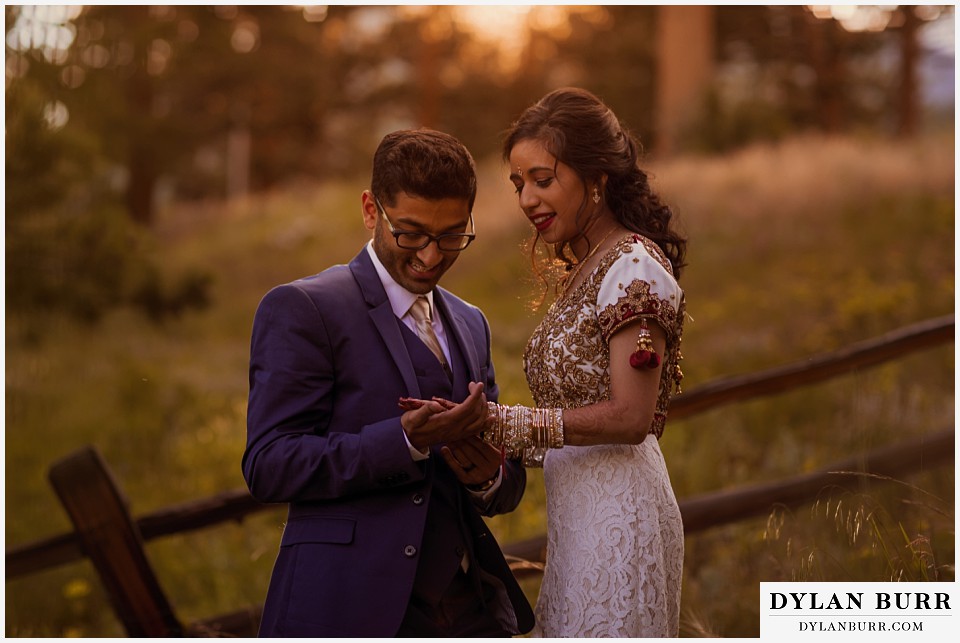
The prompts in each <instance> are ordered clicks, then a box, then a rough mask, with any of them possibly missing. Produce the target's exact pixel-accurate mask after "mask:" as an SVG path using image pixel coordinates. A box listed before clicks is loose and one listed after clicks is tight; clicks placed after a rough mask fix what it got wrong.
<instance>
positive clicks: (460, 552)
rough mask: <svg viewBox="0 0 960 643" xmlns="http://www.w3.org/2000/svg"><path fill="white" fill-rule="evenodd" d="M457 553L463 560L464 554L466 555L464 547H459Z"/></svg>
mask: <svg viewBox="0 0 960 643" xmlns="http://www.w3.org/2000/svg"><path fill="white" fill-rule="evenodd" d="M456 552H457V556H460V557H461V558H463V554H464V553H465V552H464V551H463V547H457V549H456Z"/></svg>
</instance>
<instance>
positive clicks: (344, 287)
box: [242, 249, 533, 637]
mask: <svg viewBox="0 0 960 643" xmlns="http://www.w3.org/2000/svg"><path fill="white" fill-rule="evenodd" d="M434 302H435V303H436V306H437V309H438V310H439V311H440V313H441V314H442V315H443V318H444V321H445V326H444V327H445V328H446V329H447V337H448V338H449V341H450V342H456V344H457V345H458V346H459V349H460V351H461V354H462V355H463V356H464V357H465V359H466V362H467V369H468V371H469V380H473V381H478V382H483V383H484V386H485V391H486V395H487V399H489V400H492V401H495V400H496V399H497V385H496V382H495V380H494V370H493V364H492V362H491V357H490V330H489V326H488V325H487V321H486V319H485V318H484V316H483V314H482V313H481V312H480V310H479V309H478V308H476V307H474V306H472V305H470V304H468V303H466V302H464V301H463V300H461V299H459V298H457V297H456V296H454V295H452V294H451V293H449V292H448V291H445V290H443V289H441V288H436V289H435V290H434ZM399 323H400V322H399V320H398V319H397V317H396V315H395V314H394V313H393V310H392V309H391V307H390V302H389V300H388V299H387V295H386V292H385V291H384V289H383V285H382V283H381V282H380V279H379V277H378V275H377V272H376V269H375V268H374V266H373V263H372V261H371V260H370V257H369V256H368V255H367V252H366V250H365V249H364V250H362V251H361V252H360V253H359V254H358V255H357V256H356V257H355V258H354V259H353V261H351V262H350V264H349V266H343V265H339V266H334V267H332V268H329V269H328V270H325V271H324V272H322V273H320V274H318V275H315V276H313V277H308V278H305V279H300V280H298V281H294V282H292V283H289V284H285V285H282V286H278V287H276V288H274V289H273V290H271V291H270V292H269V293H268V294H267V295H266V296H265V297H264V298H263V300H262V301H261V302H260V306H259V308H258V310H257V313H256V317H255V319H254V324H253V334H252V341H251V357H250V397H249V405H248V412H247V447H246V451H245V452H244V455H243V462H242V466H243V474H244V478H245V479H246V481H247V485H248V486H249V488H250V491H251V493H252V494H253V496H254V497H256V498H257V499H259V500H261V501H263V502H278V503H280V502H283V503H289V514H288V519H287V523H286V526H285V528H284V532H283V537H282V540H281V547H280V553H279V555H278V558H277V562H276V564H275V566H274V571H273V577H272V579H271V583H270V589H269V591H268V593H267V599H266V602H265V605H264V614H263V618H262V621H261V630H260V633H261V635H262V636H378V637H383V636H393V635H394V634H395V633H396V632H397V629H398V627H399V625H400V623H401V621H402V619H403V616H404V613H405V611H406V608H407V604H408V602H409V599H410V595H411V589H412V587H413V581H414V575H415V572H416V569H417V557H416V553H415V552H416V550H417V548H419V547H420V544H421V541H422V538H423V530H424V521H425V518H426V510H425V506H426V503H427V502H429V499H430V495H431V492H432V489H433V485H434V484H435V482H436V478H435V476H434V475H433V469H434V467H436V466H439V463H438V462H437V459H438V458H439V457H440V456H439V455H438V454H436V453H434V454H433V455H432V456H431V458H430V459H429V460H427V461H423V462H416V461H414V460H413V459H412V457H411V455H410V450H409V448H408V446H407V443H406V441H405V439H404V435H403V429H402V428H401V426H400V415H401V411H400V410H399V408H398V406H397V401H398V399H399V398H400V397H403V396H409V397H420V390H419V387H418V383H417V374H416V372H415V370H414V367H413V364H412V362H411V358H410V355H409V354H408V352H407V349H406V345H405V343H404V341H403V338H402V335H401V331H400V326H399ZM469 380H468V379H467V374H465V373H455V374H454V381H453V390H454V397H455V398H456V399H457V400H459V399H463V398H464V397H466V395H467V382H468V381H469ZM525 484H526V473H525V471H524V469H523V467H522V466H520V465H519V464H518V463H516V462H512V461H509V460H508V461H507V468H506V471H505V475H504V476H503V483H502V484H501V487H500V489H499V490H498V491H497V493H496V494H495V496H494V497H493V498H492V499H491V502H490V503H489V505H488V506H487V507H485V508H483V513H484V514H485V515H494V514H497V513H504V512H508V511H512V510H513V509H515V508H516V506H517V505H518V503H519V502H520V498H521V496H522V495H523V490H524V487H525ZM458 486H459V485H458ZM456 493H460V494H466V493H467V492H466V491H465V490H464V489H463V488H462V486H459V488H458V489H457V490H456ZM464 497H466V495H464ZM464 504H466V505H468V507H469V508H468V511H467V513H468V514H470V515H469V516H468V522H469V526H470V529H471V530H472V531H473V538H474V540H473V543H472V549H473V555H474V558H475V560H476V561H478V562H479V563H480V566H481V567H482V568H483V569H484V570H485V571H487V572H489V573H491V574H494V575H495V576H497V577H498V578H500V580H501V581H502V582H503V583H504V585H505V587H506V590H507V594H508V595H509V599H510V603H512V607H513V610H514V612H515V615H516V618H517V621H518V631H519V632H526V631H529V630H530V629H531V628H532V625H533V614H532V612H531V610H530V606H529V604H528V603H527V601H526V599H525V598H524V596H523V593H522V591H521V590H520V588H519V586H518V585H517V583H516V581H515V580H514V578H513V575H512V573H511V572H510V570H509V568H508V567H507V564H506V562H505V561H504V559H503V555H502V553H501V552H500V549H499V547H498V546H497V544H496V542H495V541H494V538H493V536H492V535H491V534H490V531H489V530H488V529H487V526H486V525H485V524H484V521H483V520H482V518H480V512H479V511H478V510H477V509H476V508H475V507H474V505H473V503H472V502H471V501H469V500H467V501H466V502H465V503H464Z"/></svg>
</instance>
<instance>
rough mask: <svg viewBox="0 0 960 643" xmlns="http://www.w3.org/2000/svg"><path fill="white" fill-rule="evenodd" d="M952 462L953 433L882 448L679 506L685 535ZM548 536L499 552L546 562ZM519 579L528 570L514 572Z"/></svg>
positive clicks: (683, 502) (685, 501)
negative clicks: (816, 468)
mask: <svg viewBox="0 0 960 643" xmlns="http://www.w3.org/2000/svg"><path fill="white" fill-rule="evenodd" d="M953 459H954V429H952V428H951V429H947V430H945V431H940V432H938V433H932V434H929V435H924V436H922V437H920V438H918V439H915V440H911V441H907V442H901V443H898V444H894V445H891V446H887V447H883V448H880V449H877V450H875V451H872V452H870V453H867V454H865V455H862V456H855V457H853V458H848V459H846V460H842V461H840V462H836V463H834V464H831V465H829V466H827V467H824V468H823V469H821V470H819V471H816V472H813V473H808V474H803V475H798V476H793V477H790V478H786V479H783V480H778V481H775V482H767V483H761V484H755V485H746V486H742V487H736V488H734V489H727V490H723V491H718V492H714V493H707V494H703V495H697V496H693V497H691V498H684V499H682V500H680V501H679V504H680V513H681V515H682V516H683V531H684V535H687V536H689V535H690V534H693V533H696V532H699V531H704V530H706V529H709V528H711V527H718V526H720V525H726V524H729V523H732V522H738V521H740V520H743V519H745V518H752V517H755V516H759V515H763V514H765V513H767V512H769V511H770V510H771V509H772V508H773V507H775V506H783V507H797V506H800V505H802V504H805V503H807V502H811V501H813V500H815V499H816V498H817V496H818V495H819V494H821V493H823V492H824V491H825V490H829V489H856V488H858V487H859V486H860V485H861V484H863V483H864V481H865V480H867V479H869V480H871V481H873V482H884V481H886V480H887V479H888V478H893V477H895V476H900V475H904V474H908V473H914V472H916V471H920V470H923V469H932V468H936V467H939V466H943V465H944V464H947V463H948V462H951V461H953ZM546 552H547V537H546V536H537V537H534V538H530V539H528V540H524V541H520V542H516V543H511V544H509V545H506V546H505V547H504V548H503V553H504V554H506V555H508V556H511V557H516V558H519V559H522V560H525V561H531V562H543V561H545V560H546ZM518 569H520V573H518V574H517V575H518V576H520V575H522V574H525V573H529V572H530V571H532V570H531V569H528V568H522V569H521V568H518Z"/></svg>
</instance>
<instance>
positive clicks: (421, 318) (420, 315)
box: [410, 297, 450, 377]
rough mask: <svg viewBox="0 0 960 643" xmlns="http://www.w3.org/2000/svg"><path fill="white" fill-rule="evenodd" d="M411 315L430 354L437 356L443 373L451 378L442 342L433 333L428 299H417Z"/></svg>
mask: <svg viewBox="0 0 960 643" xmlns="http://www.w3.org/2000/svg"><path fill="white" fill-rule="evenodd" d="M410 315H411V316H413V319H414V321H416V323H417V335H419V337H420V339H421V340H423V343H424V344H426V345H427V348H429V349H430V352H432V353H433V354H434V355H436V356H437V359H438V360H440V365H441V366H442V367H443V372H444V373H446V374H447V377H450V366H449V365H448V364H447V358H446V356H444V354H443V349H442V348H440V341H439V340H438V339H437V336H436V334H435V333H434V332H433V325H432V324H431V323H430V302H429V301H427V298H426V297H417V300H416V301H414V302H413V305H412V306H410Z"/></svg>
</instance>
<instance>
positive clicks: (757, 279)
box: [4, 5, 955, 636]
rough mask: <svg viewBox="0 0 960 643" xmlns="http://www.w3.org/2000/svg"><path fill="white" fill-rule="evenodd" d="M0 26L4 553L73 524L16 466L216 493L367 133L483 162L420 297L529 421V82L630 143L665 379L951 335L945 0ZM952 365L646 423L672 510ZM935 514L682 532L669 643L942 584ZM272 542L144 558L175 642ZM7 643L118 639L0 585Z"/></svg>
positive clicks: (158, 546) (101, 624)
mask: <svg viewBox="0 0 960 643" xmlns="http://www.w3.org/2000/svg"><path fill="white" fill-rule="evenodd" d="M4 11H5V18H6V48H5V63H6V65H5V68H6V92H5V99H6V155H5V164H6V165H5V168H6V173H5V199H6V201H5V208H6V218H5V221H6V235H5V248H6V256H5V262H6V263H5V267H6V283H5V287H6V298H5V302H6V310H5V318H6V404H5V421H6V429H5V444H6V467H7V472H6V485H5V498H6V525H5V538H6V542H7V545H8V547H9V546H11V545H19V544H23V543H25V542H29V541H31V540H34V539H37V538H41V537H45V536H49V535H53V534H55V533H60V532H63V531H66V530H68V529H69V523H68V521H67V518H66V516H65V515H64V513H63V511H62V510H61V509H60V508H59V507H58V506H57V503H56V500H55V499H54V497H53V493H52V491H51V490H50V488H49V485H48V484H47V482H46V480H45V475H46V471H47V469H48V468H49V466H50V464H51V463H52V462H53V461H55V460H56V459H57V458H59V457H61V456H62V455H65V454H67V453H69V452H70V451H71V450H73V449H75V448H77V447H79V446H82V445H85V444H94V445H96V446H97V447H98V448H99V449H100V450H101V452H103V454H104V456H105V458H106V460H107V462H108V463H109V464H110V466H111V467H112V469H113V470H114V473H115V474H116V476H117V478H118V481H119V482H120V484H121V486H122V487H123V488H124V490H125V491H126V493H127V495H128V497H129V498H130V499H131V503H132V509H133V511H134V513H135V515H139V514H142V513H145V512H148V511H152V510H155V509H158V508H160V507H164V506H167V505H170V504H174V503H178V502H184V501H187V500H192V499H196V498H199V497H203V496H206V495H211V494H214V493H217V492H219V491H224V490H227V489H232V488H236V487H238V486H241V485H242V484H243V483H242V479H241V477H240V473H239V458H240V454H241V453H242V449H243V444H244V438H245V436H244V424H245V410H246V386H247V383H246V368H247V363H246V360H247V356H248V355H247V351H248V345H249V331H250V323H251V321H252V316H253V312H254V310H255V308H256V305H257V302H258V300H259V298H260V297H261V296H262V295H263V293H264V292H266V290H268V289H269V288H270V287H272V286H274V285H276V284H278V283H281V282H284V281H288V280H291V279H295V278H298V277H301V276H303V275H307V274H312V273H315V272H318V271H319V270H322V269H323V268H325V267H327V266H329V265H331V264H333V263H340V262H346V261H349V260H350V258H351V257H352V256H353V255H354V254H355V253H356V251H357V249H358V248H359V247H360V245H361V244H362V243H363V242H364V240H365V238H366V234H365V231H364V229H363V228H362V225H361V224H360V220H359V211H358V208H357V204H358V195H359V193H360V191H361V190H362V189H364V187H366V182H367V181H368V178H369V177H368V173H369V160H370V156H371V154H372V151H373V149H374V148H375V147H376V144H377V142H378V141H379V139H380V138H381V137H382V136H383V135H384V134H385V133H387V132H389V131H392V130H394V129H398V128H402V127H416V126H421V125H423V126H429V127H435V128H438V129H442V130H446V131H449V132H451V133H453V134H454V135H456V136H458V137H459V138H460V139H461V140H462V141H463V142H464V143H465V144H466V145H467V146H468V147H469V148H470V149H471V151H472V152H473V153H474V155H475V157H476V158H477V160H478V164H479V168H480V195H479V197H478V203H477V208H476V213H477V223H478V229H479V232H480V235H481V236H480V238H479V239H478V242H477V243H476V244H475V246H474V247H472V248H471V250H470V251H469V252H467V253H464V255H463V257H462V258H461V259H460V260H459V261H458V263H457V265H456V266H454V268H453V269H452V270H451V272H450V273H449V278H448V279H447V280H446V285H447V286H448V287H450V288H451V289H453V290H454V291H455V292H458V293H459V294H461V295H463V296H464V297H466V298H467V299H469V300H471V301H473V302H474V303H476V304H478V305H480V306H481V307H482V308H483V309H484V311H485V312H486V313H487V315H488V317H489V319H490V322H491V326H492V328H493V333H494V349H495V351H496V352H495V361H496V364H497V369H498V380H499V381H500V385H501V389H502V390H503V398H504V399H505V400H506V401H508V402H509V403H514V402H528V401H529V395H528V393H527V389H526V383H525V380H524V377H523V373H522V370H521V368H520V358H519V356H520V354H521V353H522V350H523V346H524V344H525V342H526V340H527V337H528V336H529V334H530V332H531V331H532V329H533V327H534V325H535V323H536V320H537V318H538V317H539V315H540V314H541V312H542V311H535V310H532V309H531V306H530V304H531V302H532V301H534V300H535V299H536V297H537V294H538V290H537V284H536V283H535V282H534V281H532V280H531V278H530V274H529V273H530V270H529V258H528V256H527V255H526V253H525V251H524V250H523V248H522V245H523V241H524V239H525V238H526V237H527V236H528V230H527V228H526V225H525V222H524V221H523V220H522V218H521V217H520V216H518V213H517V208H516V202H515V198H514V196H513V195H512V193H511V190H510V188H509V185H508V182H507V181H506V180H505V172H504V171H503V167H502V164H501V162H500V160H499V154H498V148H499V134H500V132H501V131H503V130H504V129H505V128H506V127H507V126H508V124H509V123H510V121H511V120H512V119H513V118H515V117H516V116H517V115H518V114H519V113H520V111H521V110H522V109H523V108H524V107H526V106H527V105H528V104H530V103H531V102H533V101H534V100H536V99H537V98H538V97H539V96H541V95H542V94H543V93H545V92H546V91H548V90H550V89H552V88H554V87H557V86H562V85H579V86H583V87H586V88H588V89H590V90H591V91H594V92H596V93H597V94H598V95H600V96H602V97H603V98H604V99H605V100H606V102H607V103H608V104H609V105H610V106H611V107H612V108H613V109H614V110H615V111H616V112H617V114H618V115H619V116H620V117H621V118H622V119H623V120H624V121H625V122H626V123H627V125H628V126H629V127H630V128H631V129H633V130H634V131H635V132H636V133H637V134H638V136H639V137H640V139H641V141H642V142H643V144H644V146H645V149H646V159H645V161H644V163H645V165H646V166H647V167H649V169H650V171H651V175H652V178H653V183H654V185H655V187H657V189H659V190H660V191H661V192H662V193H663V195H664V197H665V199H666V200H667V202H668V203H670V204H671V205H672V206H673V207H674V209H675V211H676V212H677V213H678V215H679V217H680V221H681V223H682V225H683V227H684V229H685V230H686V232H687V233H688V234H689V236H690V238H691V245H690V249H689V257H690V267H689V268H688V269H687V271H686V272H685V275H684V284H683V285H684V287H685V290H686V291H687V297H688V302H689V304H688V305H689V312H690V314H691V315H692V317H693V321H690V322H689V323H688V325H687V332H686V336H685V338H684V345H685V350H684V353H685V355H686V356H687V360H686V362H685V368H684V370H685V372H686V374H687V379H686V381H685V387H688V388H692V387H695V386H696V385H697V384H701V383H704V382H706V381H709V380H710V379H712V378H714V377H719V376H722V375H729V374H735V373H745V372H749V371H752V370H755V369H760V368H766V367H770V366H775V365H779V364H782V363H785V362H787V361H791V360H796V359H802V358H803V357H804V356H807V355H811V354H814V353H819V352H822V351H826V350H832V349H838V348H841V347H843V346H845V345H847V344H849V343H851V342H854V341H858V340H861V339H866V338H869V337H873V336H875V335H878V334H881V333H884V332H886V331H889V330H892V329H894V328H897V327H900V326H902V325H905V324H908V323H911V322H914V321H919V320H922V319H926V318H929V317H932V316H937V315H942V314H946V313H949V312H951V311H952V310H953V308H954V270H953V266H954V247H953V238H954V183H955V178H954V132H953V123H954V86H953V82H954V81H953V78H954V49H953V31H954V29H953V8H952V6H939V5H920V6H910V7H907V6H901V7H884V8H880V7H872V6H871V7H860V8H855V7H833V8H831V7H823V6H816V7H814V6H810V7H807V6H802V5H791V6H752V5H751V6H737V7H733V6H723V7H679V8H677V7H675V8H674V9H673V10H672V11H671V10H666V9H664V8H662V7H655V6H629V5H617V6H563V7H560V6H548V5H542V6H537V7H532V8H531V7H522V6H512V5H504V6H498V7H482V6H470V7H457V6H429V7H422V6H375V7H374V6H360V5H357V6H342V5H331V6H306V7H303V6H297V7H283V6H243V5H241V6H232V5H217V6H189V5H177V6H159V5H138V6H79V5H78V6H69V7H52V6H51V7H46V6H34V5H31V6H26V5H25V6H17V5H7V6H5V9H4ZM671 34H680V36H679V37H676V36H671ZM668 36H670V37H668ZM685 92H686V93H685ZM953 372H954V357H953V347H945V348H942V349H935V350H930V351H925V352H923V353H920V354H918V355H916V356H912V357H909V358H906V359H904V360H899V361H897V362H895V363H893V364H889V365H886V366H883V367H880V368H877V369H872V370H869V371H865V372H858V373H854V374H851V375H849V376H845V377H843V378H840V379H838V380H836V381H834V382H832V383H829V384H824V385H818V386H815V387H810V388H807V389H801V390H799V391H796V392H794V393H790V394H785V395H779V396H775V397H773V398H769V399H763V400H758V401H753V402H750V403H745V404H741V405H736V406H734V407H731V408H725V409H721V410H718V411H714V412H710V413H707V414H705V415H702V416H698V417H695V418H692V419H689V420H686V421H684V422H677V423H674V424H672V425H671V426H670V428H669V430H668V431H667V433H666V435H665V436H664V438H663V443H662V444H663V448H664V451H665V454H666V457H667V460H668V463H669V466H670V470H671V476H672V480H673V482H674V486H675V488H676V491H677V495H678V497H681V498H682V497H686V496H689V495H692V494H696V493H703V492H708V491H714V490H717V489H721V488H728V487H734V486H737V485H738V484H745V483H748V482H757V481H761V480H773V479H776V478H779V477H784V476H788V475H792V474H795V473H799V472H803V471H810V470H813V469H816V468H818V467H822V466H825V465H826V464H828V463H830V462H832V461H835V460H837V459H839V458H841V457H845V456H847V455H851V454H853V453H858V452H862V451H864V450H867V449H869V448H873V447H876V446H880V445H883V444H887V443H890V442H894V441H897V440H899V439H903V438H907V437H911V436H919V435H922V434H923V433H924V432H927V431H934V430H938V429H942V428H946V427H948V426H951V424H950V423H952V422H953V413H954V410H953V408H954V407H953V404H954V401H953V377H954V374H953ZM953 489H954V476H953V470H952V469H949V470H939V471H932V472H926V473H924V474H923V475H921V476H918V477H916V478H911V480H910V481H909V484H906V483H905V484H903V485H900V486H897V487H895V488H894V489H891V490H883V491H874V490H872V488H871V490H870V491H869V492H865V493H864V494H850V495H848V496H845V497H843V498H841V499H830V498H824V499H822V501H819V502H817V503H815V504H814V506H813V507H811V508H807V509H800V510H796V511H794V512H783V511H778V512H775V513H774V514H771V516H770V517H768V518H766V519H756V520H750V521H744V522H743V523H739V524H737V525H732V526H728V527H723V528H719V529H715V530H711V531H708V532H705V533H703V534H697V535H695V536H691V537H689V538H688V539H687V560H686V569H685V578H684V599H683V600H684V605H683V611H684V626H683V632H682V633H683V634H684V635H688V636H697V635H721V636H756V635H757V634H758V627H759V624H758V616H757V614H758V611H757V610H758V596H759V587H758V582H759V581H761V580H781V579H783V580H789V579H800V580H803V579H810V580H847V579H866V580H887V579H890V578H906V579H916V580H920V579H940V580H952V579H953V565H954V551H953V535H954V533H955V531H954V509H953ZM840 501H842V502H840ZM838 502H840V504H839V505H838V504H837V503H838ZM543 511H544V510H543V488H542V480H541V479H540V478H539V474H538V472H532V474H531V482H530V485H529V489H528V493H527V495H526V496H525V499H524V501H523V504H522V506H521V508H520V510H518V511H517V512H515V513H514V514H512V515H510V516H505V517H498V518H496V519H494V520H493V521H491V522H492V526H493V528H494V529H495V531H496V533H497V535H498V538H499V539H500V540H501V542H512V541H515V540H519V539H523V538H528V537H531V536H534V535H537V534H540V533H542V532H543V531H544V528H545V516H544V513H543ZM841 518H843V520H841ZM282 520H283V514H282V511H281V510H279V509H278V510H277V511H271V512H268V513H266V514H262V515H259V516H256V517H255V518H252V519H250V520H248V521H246V522H245V523H244V524H242V525H224V526H222V527H219V528H217V529H208V530H204V531H202V532H198V533H194V534H187V535H181V536H176V537H172V538H165V539H163V540H161V541H154V542H151V543H150V544H149V545H148V553H149V555H150V557H151V561H152V562H153V563H154V565H155V566H156V568H157V572H158V574H159V575H160V580H161V583H162V585H163V586H164V587H165V588H166V589H167V591H168V592H169V593H170V596H171V600H172V601H173V603H174V606H175V608H176V609H177V613H178V615H179V616H180V617H181V618H183V619H184V620H191V619H197V618H203V617H208V616H212V615H214V614H217V613H221V612H227V611H232V610H234V609H238V608H240V607H243V606H245V605H254V604H258V603H260V602H261V601H262V599H263V596H264V593H265V589H266V582H267V579H268V575H269V570H270V567H271V564H272V560H273V555H274V552H275V548H276V546H277V542H278V539H279V530H280V528H281V524H282ZM851 525H853V526H857V527H860V526H863V525H866V526H868V527H870V528H869V529H864V528H857V529H854V528H853V527H851ZM901 533H903V534H907V535H908V536H909V537H908V538H907V542H906V543H903V542H900V541H901V540H902V539H903V536H902V535H901ZM898 539H899V540H898ZM891 551H892V552H894V553H892V554H891V553H886V552H891ZM527 589H528V591H529V593H530V598H531V600H535V598H536V590H537V587H536V582H535V581H531V582H530V583H528V585H527ZM5 627H6V634H7V635H10V636H48V635H49V636H70V635H82V636H102V635H118V634H122V630H121V629H120V628H119V625H118V623H117V622H116V621H115V619H114V618H113V616H112V614H111V612H110V608H109V604H108V602H107V600H106V597H105V596H104V595H103V592H102V589H101V588H100V586H99V583H98V581H97V579H96V576H95V574H94V573H93V571H92V569H91V568H90V567H89V565H88V564H87V563H85V562H84V563H77V564H73V565H67V566H64V567H61V568H58V569H54V570H51V571H48V572H43V573H41V574H37V575H35V576H31V577H26V578H21V579H16V580H10V581H8V582H7V592H6V626H5Z"/></svg>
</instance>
